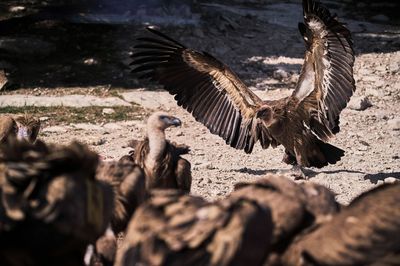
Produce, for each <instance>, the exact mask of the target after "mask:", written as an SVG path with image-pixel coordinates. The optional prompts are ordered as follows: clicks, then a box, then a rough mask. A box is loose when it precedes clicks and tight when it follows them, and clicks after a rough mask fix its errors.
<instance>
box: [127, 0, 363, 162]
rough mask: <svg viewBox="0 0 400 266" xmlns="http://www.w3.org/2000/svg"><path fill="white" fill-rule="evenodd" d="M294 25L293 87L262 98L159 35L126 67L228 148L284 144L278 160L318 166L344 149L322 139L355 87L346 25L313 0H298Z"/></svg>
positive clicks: (210, 60)
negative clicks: (297, 69)
mask: <svg viewBox="0 0 400 266" xmlns="http://www.w3.org/2000/svg"><path fill="white" fill-rule="evenodd" d="M303 15H304V23H299V31H300V33H301V35H302V37H303V39H304V42H305V46H306V52H305V57H304V63H303V66H302V69H301V74H300V77H299V81H298V83H297V85H296V87H295V90H294V91H293V93H292V94H291V95H290V96H288V97H285V98H281V99H279V100H268V99H265V100H262V99H260V98H259V97H258V96H257V95H256V94H255V93H254V92H252V91H251V90H250V89H249V88H248V87H247V86H246V85H245V84H244V83H243V82H242V81H241V80H240V79H239V77H238V76H237V75H236V74H235V73H234V72H233V71H232V70H231V69H230V68H229V67H228V66H227V65H225V64H224V63H222V62H221V61H219V60H218V59H216V58H215V57H214V56H212V55H210V54H209V53H207V52H199V51H195V50H193V49H191V48H188V47H186V46H185V45H184V44H181V43H179V42H178V41H175V40H174V39H172V38H170V37H168V36H166V35H165V34H163V33H161V32H159V31H156V30H155V29H151V28H148V30H149V31H150V32H151V33H152V34H153V35H154V36H152V37H142V38H139V39H138V42H139V43H138V44H137V45H136V46H134V49H136V50H135V52H134V53H133V54H132V58H133V61H132V63H131V64H132V65H133V66H134V68H133V70H132V72H133V73H137V74H140V76H139V78H147V79H150V80H152V81H155V82H157V83H159V84H161V85H163V87H164V89H166V90H167V91H168V92H169V93H170V94H172V95H174V96H175V100H176V101H177V104H178V105H179V106H182V107H183V108H184V109H186V110H187V111H188V112H190V113H191V114H192V115H193V117H194V118H195V119H196V120H197V121H200V122H201V123H203V124H204V125H205V126H206V127H207V128H208V129H209V130H210V132H211V133H212V134H216V135H218V136H220V137H222V138H223V139H224V140H225V142H226V144H228V145H230V146H231V147H233V148H236V149H240V150H244V151H245V152H246V153H251V152H252V150H253V147H254V145H255V143H256V142H257V141H259V142H260V144H261V147H262V148H263V149H266V148H268V147H269V146H270V145H271V146H272V147H276V146H278V145H280V144H282V145H283V146H284V147H285V155H284V157H283V161H284V162H285V163H287V164H292V165H295V166H296V167H295V168H296V169H298V170H301V167H318V168H321V167H323V166H326V165H328V164H334V163H336V162H337V161H339V160H340V159H341V157H342V156H343V155H344V151H343V150H342V149H340V148H337V147H335V146H333V145H331V144H328V143H327V142H328V140H329V139H330V138H331V137H333V135H334V134H335V133H337V132H338V131H339V129H340V128H339V115H340V112H341V110H342V109H344V108H345V107H346V105H347V103H348V101H349V99H350V97H351V96H352V94H353V92H354V91H355V83H354V77H353V64H354V52H353V43H352V39H351V34H350V32H349V30H348V29H347V28H346V27H345V26H344V25H343V24H342V23H341V22H339V21H338V20H337V18H336V16H332V15H331V14H330V12H329V10H328V9H327V8H326V7H324V6H323V5H322V4H321V3H319V2H318V1H314V0H303Z"/></svg>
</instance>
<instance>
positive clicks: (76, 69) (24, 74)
mask: <svg viewBox="0 0 400 266" xmlns="http://www.w3.org/2000/svg"><path fill="white" fill-rule="evenodd" d="M322 2H324V1H322ZM282 4H284V6H283V9H282V10H281V11H279V12H282V14H281V15H282V18H284V17H285V15H286V14H285V13H286V12H289V11H291V10H288V9H290V8H292V7H293V8H296V10H295V11H294V12H295V14H297V15H298V20H300V19H301V6H300V1H276V0H275V1H272V0H269V1H266V0H264V1H262V0H259V1H256V0H252V1H242V0H233V1H231V0H230V1H226V0H213V1H195V0H69V1H66V0H48V1H35V0H23V1H16V0H14V1H11V0H2V1H1V2H0V70H4V72H5V74H6V77H7V79H8V80H9V82H8V84H7V86H6V89H8V90H10V89H16V88H21V87H29V88H34V87H49V88H53V87H60V86H62V87H72V86H94V85H110V86H111V87H124V88H134V87H140V85H143V82H139V81H137V80H136V78H135V77H134V76H132V75H131V74H130V73H129V61H130V60H129V53H130V52H131V51H132V46H133V45H134V42H135V39H136V38H137V37H138V36H139V35H143V34H146V33H145V31H144V27H145V26H146V25H157V26H159V27H161V28H162V30H163V31H165V32H167V33H169V34H170V35H171V36H173V37H174V38H178V39H179V40H181V41H183V42H185V43H186V44H187V45H188V46H192V47H194V48H196V49H201V50H206V51H208V52H210V53H212V54H214V55H216V57H217V58H220V59H221V60H223V61H224V62H226V63H227V64H228V65H230V66H231V67H232V68H233V69H234V70H235V71H236V72H238V74H239V75H240V76H241V77H242V78H244V79H245V80H246V81H247V83H250V84H251V80H254V79H257V78H260V77H262V76H263V75H272V70H273V69H274V68H273V67H271V68H268V67H267V68H266V67H263V66H260V65H259V64H257V62H248V61H247V59H248V58H249V57H252V56H264V57H265V56H288V57H297V58H301V57H302V56H303V53H304V45H303V43H302V41H301V39H300V35H299V34H298V32H297V29H296V27H297V22H296V20H294V21H293V23H292V22H290V23H291V24H290V25H289V27H283V26H281V25H276V24H271V23H266V22H265V21H264V20H263V19H262V18H260V17H258V16H257V15H254V14H255V13H254V14H253V13H252V12H253V11H254V12H262V11H260V10H264V9H265V10H268V8H269V7H274V8H275V7H276V6H278V7H279V5H282ZM326 4H327V6H328V7H329V8H331V9H332V10H333V11H335V12H337V13H338V14H339V16H340V18H341V20H343V21H347V20H348V21H359V22H353V24H349V27H350V28H351V29H352V32H353V37H354V40H355V51H356V53H358V54H359V53H370V52H391V51H397V50H399V49H400V38H399V34H400V30H399V24H400V23H399V22H400V16H399V15H398V14H399V13H400V11H399V10H400V1H398V0H397V1H394V0H393V1H371V0H363V1H329V2H328V1H327V3H326ZM232 8H233V9H232ZM285 8H287V9H286V10H285ZM242 10H250V11H251V12H250V13H246V12H247V11H246V12H244V13H243V14H242V13H240V12H241V11H242ZM239 11H240V12H239ZM238 12H239V13H238ZM274 12H275V11H274ZM257 14H259V13H257ZM287 16H290V14H289V15H287ZM266 17H267V16H266ZM266 19H268V17H267V18H266ZM371 23H372V24H371ZM373 24H377V25H380V24H381V25H382V24H383V25H388V27H387V28H386V27H385V30H384V31H382V30H381V29H382V27H380V28H379V27H374V26H373ZM291 25H293V27H292V26H291ZM292 43H295V45H292ZM295 67H298V68H300V66H295Z"/></svg>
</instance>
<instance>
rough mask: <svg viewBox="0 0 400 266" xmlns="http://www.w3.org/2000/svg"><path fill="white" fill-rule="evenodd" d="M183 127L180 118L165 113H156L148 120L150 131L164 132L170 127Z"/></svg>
mask: <svg viewBox="0 0 400 266" xmlns="http://www.w3.org/2000/svg"><path fill="white" fill-rule="evenodd" d="M181 125H182V122H181V120H180V119H179V118H177V117H175V116H171V115H169V114H167V113H165V112H156V113H154V114H152V115H151V116H150V117H149V119H148V120H147V127H148V130H149V131H150V130H162V131H164V130H165V129H167V128H169V127H172V126H174V127H179V126H181Z"/></svg>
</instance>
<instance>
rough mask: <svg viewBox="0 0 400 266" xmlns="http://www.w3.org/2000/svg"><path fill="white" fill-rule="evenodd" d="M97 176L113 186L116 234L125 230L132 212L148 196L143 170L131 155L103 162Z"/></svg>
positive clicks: (113, 226)
mask: <svg viewBox="0 0 400 266" xmlns="http://www.w3.org/2000/svg"><path fill="white" fill-rule="evenodd" d="M96 178H97V180H101V181H104V182H105V183H108V184H110V185H111V187H112V188H113V190H114V210H113V215H112V218H111V228H112V231H113V232H114V233H115V234H118V233H120V232H124V231H125V229H126V226H127V224H128V222H129V219H130V218H131V216H132V214H133V213H134V212H135V210H136V208H137V207H139V205H140V204H142V203H143V202H144V201H145V199H146V197H147V192H146V190H145V176H144V173H143V170H142V169H141V168H140V167H139V166H138V165H137V164H135V163H134V161H133V159H132V158H131V157H130V156H123V157H122V158H121V159H120V160H119V161H115V162H101V163H100V164H99V166H98V168H97V174H96Z"/></svg>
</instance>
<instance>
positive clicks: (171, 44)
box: [131, 29, 271, 153]
mask: <svg viewBox="0 0 400 266" xmlns="http://www.w3.org/2000/svg"><path fill="white" fill-rule="evenodd" d="M148 30H149V31H150V32H152V33H153V34H155V35H157V36H158V38H151V37H142V38H139V39H138V41H139V43H138V44H137V45H136V46H134V47H135V49H137V51H135V53H133V55H132V57H133V60H134V61H133V62H132V63H131V65H133V66H134V69H133V70H132V72H134V73H140V74H141V76H140V77H144V78H149V79H151V80H155V81H157V82H158V83H160V84H161V85H163V86H164V88H165V89H166V90H167V91H169V92H170V93H171V94H173V95H175V97H174V98H175V100H176V101H177V103H178V105H179V106H182V107H183V108H185V109H186V110H187V111H189V112H190V113H192V115H193V116H194V117H195V119H196V120H197V121H199V122H201V123H203V124H204V125H205V126H206V127H207V128H208V129H209V130H210V132H211V133H213V134H217V135H219V136H220V137H222V138H223V139H224V140H225V141H226V143H227V144H229V145H230V146H232V147H234V148H236V149H244V150H245V152H247V153H250V152H251V151H252V149H253V146H254V144H255V143H256V142H257V140H258V138H259V137H261V136H264V135H266V134H268V131H267V130H264V133H263V134H264V135H262V133H261V130H262V127H263V125H262V123H261V121H259V119H257V118H256V112H257V110H258V109H259V108H260V107H261V105H262V104H263V102H262V100H261V99H260V98H259V97H258V96H256V95H255V94H254V93H253V92H252V91H251V90H250V89H248V88H247V87H246V85H245V84H244V83H243V82H242V81H241V80H240V79H239V78H238V77H237V76H236V74H235V73H233V72H232V71H231V70H230V69H229V68H228V67H227V66H225V65H224V64H223V63H221V62H220V61H218V60H217V59H215V58H214V57H213V56H211V55H210V54H208V53H206V52H202V53H200V52H197V51H194V50H192V49H189V48H186V47H185V46H184V45H182V44H180V43H179V42H177V41H175V40H173V39H172V38H170V37H168V36H166V35H164V34H162V33H160V32H158V31H156V30H154V29H148ZM270 140H271V137H265V136H264V137H263V138H262V141H263V143H262V144H261V145H262V147H263V148H267V147H268V146H269V144H270Z"/></svg>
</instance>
